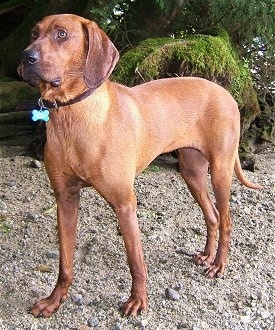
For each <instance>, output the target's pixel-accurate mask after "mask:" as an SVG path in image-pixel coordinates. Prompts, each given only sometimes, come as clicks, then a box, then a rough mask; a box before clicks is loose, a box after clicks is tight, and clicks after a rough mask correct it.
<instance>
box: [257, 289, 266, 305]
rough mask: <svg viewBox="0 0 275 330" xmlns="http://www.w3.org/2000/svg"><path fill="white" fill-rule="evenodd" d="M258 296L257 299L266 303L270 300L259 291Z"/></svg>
mask: <svg viewBox="0 0 275 330" xmlns="http://www.w3.org/2000/svg"><path fill="white" fill-rule="evenodd" d="M256 295H257V298H258V299H259V300H260V301H262V302H266V301H268V299H269V297H268V295H267V294H266V293H265V292H264V291H260V290H259V291H257V293H256Z"/></svg>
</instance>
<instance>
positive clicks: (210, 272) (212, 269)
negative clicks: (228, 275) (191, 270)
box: [204, 264, 225, 279]
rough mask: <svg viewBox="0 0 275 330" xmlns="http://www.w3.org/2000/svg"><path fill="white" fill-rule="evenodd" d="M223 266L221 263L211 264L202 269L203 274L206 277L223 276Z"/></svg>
mask: <svg viewBox="0 0 275 330" xmlns="http://www.w3.org/2000/svg"><path fill="white" fill-rule="evenodd" d="M224 269H225V267H224V266H223V265H222V264H221V265H216V264H212V265H211V266H209V267H207V268H206V269H205V270H204V273H205V276H206V277H207V278H210V279H213V278H224Z"/></svg>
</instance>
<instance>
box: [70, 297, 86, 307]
mask: <svg viewBox="0 0 275 330" xmlns="http://www.w3.org/2000/svg"><path fill="white" fill-rule="evenodd" d="M71 298H72V301H73V302H74V303H75V304H76V305H77V306H82V305H84V299H83V296H82V295H81V294H77V295H72V297H71Z"/></svg>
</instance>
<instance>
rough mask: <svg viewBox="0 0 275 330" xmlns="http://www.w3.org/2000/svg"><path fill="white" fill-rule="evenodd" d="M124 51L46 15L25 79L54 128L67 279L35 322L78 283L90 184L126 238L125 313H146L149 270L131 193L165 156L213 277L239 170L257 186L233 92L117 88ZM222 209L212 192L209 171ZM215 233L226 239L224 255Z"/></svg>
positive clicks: (194, 82)
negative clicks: (193, 205)
mask: <svg viewBox="0 0 275 330" xmlns="http://www.w3.org/2000/svg"><path fill="white" fill-rule="evenodd" d="M118 59H119V54H118V51H117V49H116V48H115V46H114V45H113V43H112V42H111V40H110V39H109V38H108V37H107V35H106V34H105V33H104V32H103V31H102V30H101V29H100V28H99V27H98V25H97V24H96V23H95V22H92V21H89V20H87V19H85V18H82V17H79V16H76V15H71V14H62V15H52V16H47V17H45V18H44V19H43V20H42V21H41V22H39V23H38V24H37V25H36V26H35V27H34V28H33V29H32V32H31V43H30V45H29V46H28V47H27V48H26V49H25V50H24V51H23V54H22V59H21V63H20V65H19V67H18V73H19V75H20V76H21V77H22V79H23V80H25V81H26V82H27V83H29V84H30V85H31V86H39V88H40V92H41V99H40V105H41V108H43V107H47V108H48V109H49V117H50V119H49V121H47V123H46V131H47V142H46V146H45V155H44V161H45V168H46V172H47V174H48V176H49V179H50V182H51V186H52V188H53V190H54V194H55V198H56V202H57V222H58V234H59V242H60V260H59V265H60V266H59V276H58V279H57V283H56V286H55V288H54V290H53V291H52V293H51V294H50V296H49V297H47V298H45V299H42V300H40V301H38V302H36V303H35V304H34V305H33V307H32V309H31V312H32V314H33V315H34V316H35V317H38V316H44V317H49V316H50V315H52V314H53V313H54V312H56V311H57V309H58V308H59V306H60V304H61V302H62V301H63V300H64V299H65V298H66V296H67V293H68V288H69V286H70V285H71V283H72V280H73V270H72V269H73V255H74V249H75V242H76V235H77V229H76V228H77V215H78V207H79V198H80V197H79V192H80V189H81V188H83V187H88V186H92V187H94V188H95V189H96V190H97V192H98V193H99V194H100V195H101V196H103V197H104V198H105V199H106V201H107V202H108V203H109V204H110V205H111V207H112V208H113V210H114V212H115V214H116V216H117V219H118V224H119V228H120V231H121V234H122V237H123V240H124V245H125V249H126V253H127V258H128V263H129V268H130V272H131V276H132V288H131V294H130V297H129V299H128V300H127V301H126V302H125V303H124V304H123V306H122V308H123V311H124V313H125V314H126V315H133V316H136V315H137V314H139V313H140V312H141V311H146V310H147V304H148V302H147V300H148V298H147V291H146V278H147V271H146V265H145V261H144V255H143V251H142V246H141V241H140V231H139V227H138V221H137V215H136V209H137V201H136V196H135V193H134V189H133V184H134V178H135V176H136V174H138V173H140V172H141V171H143V170H144V169H145V168H146V167H147V166H148V164H150V163H151V161H152V160H154V159H155V158H156V157H157V156H158V155H160V154H162V153H166V152H170V151H173V150H177V154H178V162H179V169H180V173H181V175H182V177H183V179H184V180H185V182H186V184H187V186H188V187H189V190H190V192H191V194H192V195H193V197H194V198H195V200H196V201H197V203H198V204H199V206H200V208H201V210H202V212H203V215H204V218H205V221H206V227H207V239H206V245H205V249H204V251H203V252H201V253H198V254H197V255H196V256H194V258H193V261H194V262H195V263H196V264H198V265H204V266H205V267H206V276H207V277H208V278H215V277H217V276H223V274H224V271H225V267H226V261H227V254H228V248H229V240H230V234H231V229H232V222H231V218H230V213H229V198H230V189H231V180H232V175H233V172H235V173H236V176H237V178H238V179H239V181H240V182H241V183H242V184H244V185H245V186H247V187H249V188H254V189H260V188H262V187H261V186H260V185H257V184H255V183H252V182H250V181H249V180H248V179H247V178H246V177H245V175H244V172H243V171H242V169H241V166H240V160H239V156H238V144H239V138H240V115H239V110H238V106H237V104H236V102H235V100H234V99H233V97H232V96H231V95H230V93H229V92H227V91H226V90H225V89H223V88H222V87H220V86H219V85H217V84H215V83H213V82H210V81H208V80H205V79H202V78H195V77H181V78H180V77H178V78H169V79H160V80H155V81H151V82H147V83H144V84H141V85H138V86H135V87H132V88H129V87H126V86H123V85H120V84H117V83H115V82H111V81H110V80H109V76H110V74H111V72H112V71H113V69H114V67H115V65H116V63H117V61H118ZM208 170H209V172H210V175H211V183H212V187H213V191H214V195H215V200H216V201H215V204H214V202H213V201H212V200H211V198H210V197H209V194H208V190H207V173H208ZM217 232H219V238H218V246H217V251H216V239H217Z"/></svg>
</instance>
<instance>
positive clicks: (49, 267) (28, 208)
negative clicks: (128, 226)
mask: <svg viewBox="0 0 275 330" xmlns="http://www.w3.org/2000/svg"><path fill="white" fill-rule="evenodd" d="M0 151H1V156H0V163H1V190H0V198H1V199H0V214H1V218H0V219H1V221H0V267H1V270H0V329H1V330H2V329H5V330H6V329H9V330H11V329H14V330H15V329H16V330H21V329H22V330H23V329H24V330H25V329H26V330H27V329H28V330H35V329H71V330H73V329H79V330H83V329H92V328H94V329H104V330H105V329H111V330H121V329H123V330H128V329H129V330H131V329H149V330H157V329H159V330H162V329H168V330H173V329H196V330H200V329H274V328H275V299H274V297H275V259H274V251H275V234H274V233H275V216H274V183H275V176H274V173H275V171H274V170H275V162H274V160H275V158H274V145H273V146H272V145H270V147H269V148H268V149H267V150H266V151H264V152H262V153H261V154H258V155H257V156H256V157H257V166H256V167H257V170H256V171H255V172H254V173H251V172H246V174H247V176H248V177H249V178H250V179H251V180H252V181H254V182H257V183H261V184H262V185H264V186H265V189H264V190H262V191H259V190H251V189H248V188H245V187H243V186H241V185H240V184H239V183H238V182H237V181H236V179H235V178H234V180H233V187H232V197H231V201H230V204H231V210H232V216H233V221H234V230H233V235H232V241H231V245H230V253H229V261H228V266H227V271H226V275H225V278H224V279H215V280H208V279H206V278H205V277H204V272H203V267H198V266H195V265H194V264H193V263H192V262H191V257H190V254H191V253H193V252H195V251H198V250H202V249H203V247H204V243H205V235H206V230H205V225H204V220H203V217H202V214H201V212H200V209H199V208H198V206H197V205H196V203H195V202H194V201H193V199H192V197H191V196H190V193H189V191H188V190H187V188H186V185H185V183H184V181H183V180H182V179H181V177H180V174H179V173H178V172H177V170H176V163H175V160H174V159H172V158H169V157H168V158H167V157H164V158H163V157H162V158H159V159H158V160H157V162H155V163H154V166H151V167H149V169H147V170H146V171H145V173H143V174H142V175H140V176H139V177H138V178H137V179H136V183H135V190H136V193H137V197H138V218H139V223H140V229H141V233H142V242H143V248H144V252H145V256H146V262H147V265H148V277H149V279H148V293H149V311H148V313H147V314H146V315H145V314H143V315H141V316H139V317H137V318H134V317H130V318H126V317H123V316H122V315H121V314H120V312H119V309H118V307H119V306H120V304H121V302H122V301H124V300H125V299H126V298H127V297H128V294H129V290H130V284H131V278H130V274H129V270H128V266H127V262H126V257H125V251H124V247H123V242H122V238H121V236H120V235H119V231H118V228H117V222H116V219H115V217H114V214H113V212H112V210H111V209H110V207H109V206H108V205H107V204H106V202H105V201H104V200H103V199H102V198H101V197H100V196H99V195H98V194H97V193H96V192H95V191H94V190H93V189H91V188H89V189H84V190H82V193H81V208H80V214H79V225H78V240H77V248H76V253H75V267H74V277H75V280H74V283H73V285H72V287H71V289H70V291H69V296H68V299H67V300H66V301H65V302H64V303H63V305H62V306H61V308H60V310H59V311H58V312H57V313H56V314H55V315H54V316H52V317H51V318H49V319H43V318H38V319H35V318H33V316H32V315H30V314H28V309H29V307H30V306H31V304H32V303H33V302H35V301H36V300H37V299H38V298H41V297H43V296H45V295H48V294H50V292H51V290H52V289H53V287H54V284H55V281H56V278H57V275H58V242H57V227H56V206H55V201H54V197H53V194H52V191H51V189H50V185H49V181H48V179H47V177H46V175H45V171H44V166H43V163H39V162H34V161H33V159H31V158H29V157H27V156H24V152H23V150H22V148H17V147H12V148H11V147H1V150H0ZM167 289H169V290H167ZM167 291H169V293H170V295H169V296H167Z"/></svg>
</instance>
